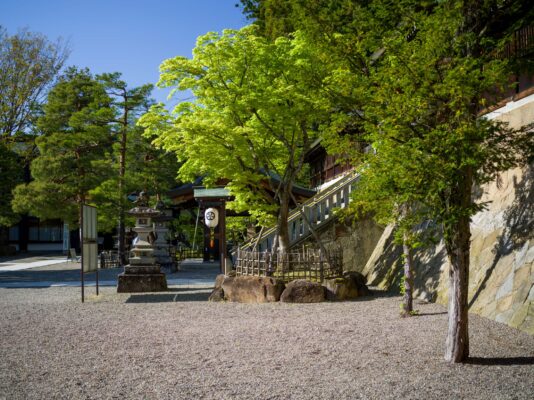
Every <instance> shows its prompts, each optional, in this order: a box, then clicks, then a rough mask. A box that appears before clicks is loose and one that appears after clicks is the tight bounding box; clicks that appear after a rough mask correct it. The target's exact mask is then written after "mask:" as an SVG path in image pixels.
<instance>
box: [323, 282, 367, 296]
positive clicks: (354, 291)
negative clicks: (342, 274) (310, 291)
mask: <svg viewBox="0 0 534 400" xmlns="http://www.w3.org/2000/svg"><path fill="white" fill-rule="evenodd" d="M323 286H324V287H325V289H326V299H327V300H331V301H336V300H339V301H342V300H352V299H355V298H357V297H358V296H359V291H358V285H357V284H355V282H354V280H352V279H348V278H334V279H325V281H324V283H323Z"/></svg>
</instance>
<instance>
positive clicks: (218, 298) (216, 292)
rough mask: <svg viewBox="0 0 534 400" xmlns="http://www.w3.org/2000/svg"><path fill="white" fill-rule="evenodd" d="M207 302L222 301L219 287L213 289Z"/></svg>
mask: <svg viewBox="0 0 534 400" xmlns="http://www.w3.org/2000/svg"><path fill="white" fill-rule="evenodd" d="M208 301H213V302H216V301H224V291H223V290H222V288H221V287H218V288H215V289H213V292H211V294H210V297H208Z"/></svg>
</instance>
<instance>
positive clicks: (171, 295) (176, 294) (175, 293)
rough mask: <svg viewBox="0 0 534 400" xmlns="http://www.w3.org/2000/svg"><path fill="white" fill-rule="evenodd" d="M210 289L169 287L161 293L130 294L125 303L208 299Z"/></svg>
mask: <svg viewBox="0 0 534 400" xmlns="http://www.w3.org/2000/svg"><path fill="white" fill-rule="evenodd" d="M211 291H212V289H170V290H168V291H166V292H162V293H140V294H132V295H131V296H130V297H129V298H128V300H126V303H177V302H182V301H208V297H209V296H210V293H211Z"/></svg>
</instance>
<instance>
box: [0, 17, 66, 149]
mask: <svg viewBox="0 0 534 400" xmlns="http://www.w3.org/2000/svg"><path fill="white" fill-rule="evenodd" d="M67 55H68V50H67V49H66V47H65V46H64V45H63V44H62V43H61V41H58V42H56V43H53V42H50V41H49V40H48V39H47V38H46V37H45V36H43V35H41V34H38V33H32V32H29V31H27V30H20V31H19V32H18V33H16V34H15V35H13V36H9V35H8V34H7V32H6V31H5V29H3V28H2V27H1V26H0V140H2V141H3V142H4V143H6V142H8V141H19V140H24V136H25V135H27V134H28V131H29V130H30V129H31V128H32V123H33V122H34V121H35V117H36V116H37V111H38V110H39V105H40V104H41V102H42V100H43V98H44V97H45V95H46V92H47V90H48V88H49V86H50V84H51V83H52V82H53V80H54V79H55V77H56V75H57V74H58V72H59V71H60V69H61V68H62V66H63V64H64V62H65V60H66V58H67Z"/></svg>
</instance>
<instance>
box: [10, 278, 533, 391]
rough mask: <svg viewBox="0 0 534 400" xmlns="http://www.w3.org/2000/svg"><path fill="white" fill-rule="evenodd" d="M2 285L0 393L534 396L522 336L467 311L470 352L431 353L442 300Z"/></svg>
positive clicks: (529, 349)
mask: <svg viewBox="0 0 534 400" xmlns="http://www.w3.org/2000/svg"><path fill="white" fill-rule="evenodd" d="M93 293H94V288H90V289H89V290H88V294H89V295H90V296H89V298H88V300H87V301H86V303H85V304H81V303H80V300H79V288H68V287H67V288H57V287H53V288H46V289H0V398H2V399H3V398H5V399H56V398H61V399H124V398H127V399H533V398H534V337H533V336H529V335H528V334H526V333H522V332H520V331H517V330H515V329H512V328H509V327H507V326H505V325H502V324H499V323H496V322H493V321H490V320H487V319H485V318H481V317H478V316H475V315H471V317H470V318H471V323H470V333H471V336H470V340H471V355H472V357H473V358H472V359H471V360H470V363H468V364H463V365H449V364H448V363H446V362H445V361H443V348H444V341H445V332H446V324H447V315H446V312H445V311H446V310H445V308H443V307H442V306H440V305H436V304H418V305H417V308H418V309H419V311H420V313H421V315H420V316H417V317H413V318H406V319H402V318H400V317H399V315H398V309H399V306H398V304H399V301H400V299H399V298H398V297H388V296H386V295H382V294H377V295H375V296H374V297H371V298H365V299H362V300H360V301H354V302H343V303H322V304H305V305H294V304H280V303H277V304H258V305H250V304H235V303H208V302H206V301H205V300H206V298H207V296H208V294H209V290H205V289H204V290H198V289H197V290H193V289H181V288H173V289H171V290H170V291H169V292H166V293H161V294H136V295H129V294H117V293H115V288H113V287H106V288H102V292H101V295H100V296H99V297H98V298H96V296H94V295H93Z"/></svg>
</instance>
